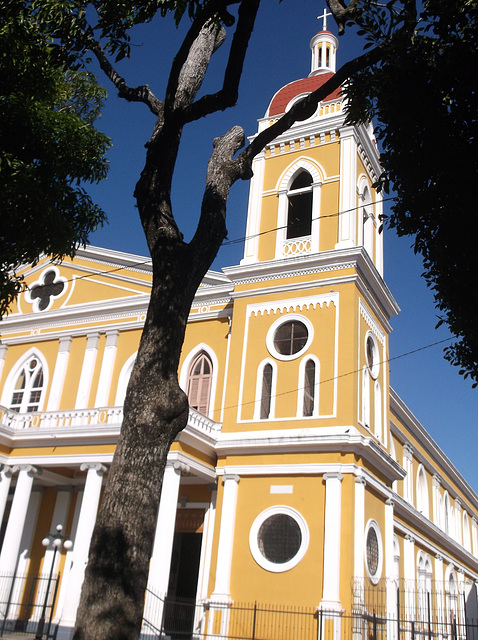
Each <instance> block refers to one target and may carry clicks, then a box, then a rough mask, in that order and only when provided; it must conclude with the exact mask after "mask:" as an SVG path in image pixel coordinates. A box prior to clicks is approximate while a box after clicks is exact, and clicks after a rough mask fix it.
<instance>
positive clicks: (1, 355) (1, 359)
mask: <svg viewBox="0 0 478 640" xmlns="http://www.w3.org/2000/svg"><path fill="white" fill-rule="evenodd" d="M7 351H8V345H6V344H0V376H1V375H2V371H3V366H4V364H5V358H6V357H7Z"/></svg>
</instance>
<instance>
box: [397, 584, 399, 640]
mask: <svg viewBox="0 0 478 640" xmlns="http://www.w3.org/2000/svg"><path fill="white" fill-rule="evenodd" d="M397 640H400V587H397Z"/></svg>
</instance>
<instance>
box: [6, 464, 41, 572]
mask: <svg viewBox="0 0 478 640" xmlns="http://www.w3.org/2000/svg"><path fill="white" fill-rule="evenodd" d="M16 471H18V478H17V486H16V487H15V494H14V496H13V502H12V508H11V510H10V517H9V518H8V524H7V529H6V531H5V538H4V540H3V547H2V552H1V554H0V574H1V575H5V574H8V573H12V574H13V572H14V571H15V568H16V566H17V560H18V552H19V550H20V543H21V539H22V533H23V527H24V525H25V518H26V516H27V510H28V502H29V501H30V495H31V492H32V485H33V478H34V477H35V475H36V474H37V473H38V470H37V469H36V468H35V467H33V466H32V465H29V464H28V465H27V464H26V465H18V466H17V467H14V468H13V472H14V473H15V472H16Z"/></svg>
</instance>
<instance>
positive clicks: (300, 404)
mask: <svg viewBox="0 0 478 640" xmlns="http://www.w3.org/2000/svg"><path fill="white" fill-rule="evenodd" d="M309 360H311V361H312V362H313V363H314V364H315V379H314V406H313V408H312V415H311V416H304V392H305V367H306V364H307V362H309ZM319 393H320V360H319V359H318V358H317V356H314V355H312V354H310V355H309V354H308V355H304V357H303V358H302V360H301V361H300V364H299V383H298V393H297V417H298V418H318V417H319V397H320V396H319Z"/></svg>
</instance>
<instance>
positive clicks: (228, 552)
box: [212, 473, 240, 602]
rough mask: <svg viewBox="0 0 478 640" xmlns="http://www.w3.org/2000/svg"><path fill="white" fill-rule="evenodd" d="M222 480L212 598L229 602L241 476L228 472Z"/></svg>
mask: <svg viewBox="0 0 478 640" xmlns="http://www.w3.org/2000/svg"><path fill="white" fill-rule="evenodd" d="M222 481H223V483H224V492H223V497H222V512H221V524H220V529H219V544H218V548H217V566H216V582H215V585H214V592H213V594H212V598H213V599H214V600H216V601H217V600H219V601H221V602H227V601H228V600H229V599H230V582H231V565H232V550H233V544H234V528H235V523H236V505H237V493H238V489H239V482H240V477H239V476H238V475H236V474H233V473H226V474H224V475H223V477H222Z"/></svg>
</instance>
